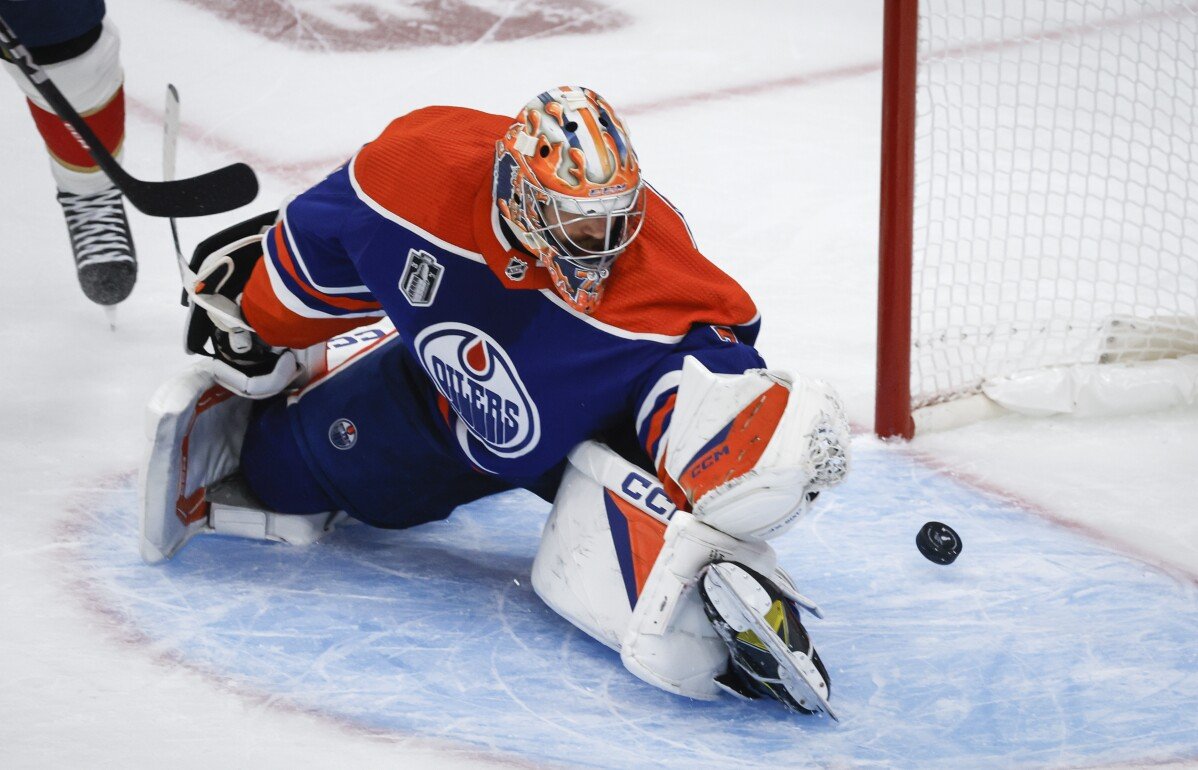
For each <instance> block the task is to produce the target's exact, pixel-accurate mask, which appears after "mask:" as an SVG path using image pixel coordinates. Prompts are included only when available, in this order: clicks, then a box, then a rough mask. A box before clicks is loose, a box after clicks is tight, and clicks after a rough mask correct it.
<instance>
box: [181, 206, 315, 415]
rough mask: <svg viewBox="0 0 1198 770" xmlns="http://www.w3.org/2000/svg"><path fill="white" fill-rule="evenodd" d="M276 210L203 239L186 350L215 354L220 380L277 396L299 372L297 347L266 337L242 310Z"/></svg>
mask: <svg viewBox="0 0 1198 770" xmlns="http://www.w3.org/2000/svg"><path fill="white" fill-rule="evenodd" d="M277 216H278V212H277V211H272V212H268V213H266V214H263V215H261V216H258V217H255V218H254V219H251V220H248V221H246V222H242V223H240V224H237V225H234V226H232V227H230V228H228V229H227V230H222V231H221V232H219V233H217V234H216V235H214V236H212V237H210V238H208V239H206V240H204V241H203V242H202V243H200V245H199V246H197V247H196V250H195V254H194V255H193V256H192V259H191V266H190V267H191V271H192V276H189V280H188V282H189V283H190V286H188V288H187V289H186V300H187V304H188V306H189V308H190V311H189V315H188V321H187V349H188V351H189V352H191V353H195V354H197V355H202V356H208V357H209V358H211V359H212V363H211V369H212V373H213V375H214V376H215V377H216V380H217V382H218V383H220V384H221V385H222V386H224V387H225V388H227V389H229V390H231V391H233V392H234V393H237V394H239V395H242V396H245V397H247V398H266V397H268V396H273V395H275V394H276V393H279V392H281V391H282V390H283V389H284V388H286V387H287V386H288V385H289V384H290V383H291V382H292V381H293V380H294V379H295V378H296V376H297V375H298V374H299V372H300V366H299V363H298V361H297V360H296V356H295V353H294V352H293V351H292V350H291V349H289V348H276V347H272V346H270V345H268V344H267V343H265V342H263V341H262V339H261V338H260V337H259V336H258V335H257V333H255V331H254V329H253V327H251V326H250V325H249V324H248V323H247V322H246V320H245V317H244V316H243V315H242V312H241V296H242V291H243V290H244V289H245V285H246V283H247V282H248V281H249V279H250V275H251V273H253V271H254V266H255V265H256V264H257V263H258V260H260V259H262V232H263V231H264V230H265V229H266V228H269V227H270V226H271V225H273V224H274V222H275V219H276V217H277Z"/></svg>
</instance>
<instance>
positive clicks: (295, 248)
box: [283, 209, 370, 294]
mask: <svg viewBox="0 0 1198 770" xmlns="http://www.w3.org/2000/svg"><path fill="white" fill-rule="evenodd" d="M283 234H284V235H285V236H286V238H287V248H288V249H289V250H290V251H291V258H292V259H293V260H295V264H297V265H299V269H300V272H302V273H303V274H304V279H305V280H307V282H308V285H309V286H311V287H312V288H313V289H316V290H317V291H319V292H321V293H323V294H368V293H370V289H368V288H366V287H365V286H322V285H320V284H319V283H317V282H316V281H315V280H314V279H313V278H312V273H311V272H309V271H308V265H307V264H305V262H304V255H303V254H301V253H300V249H299V244H298V243H296V241H295V237H294V236H292V234H291V224H290V223H289V222H288V221H287V209H283Z"/></svg>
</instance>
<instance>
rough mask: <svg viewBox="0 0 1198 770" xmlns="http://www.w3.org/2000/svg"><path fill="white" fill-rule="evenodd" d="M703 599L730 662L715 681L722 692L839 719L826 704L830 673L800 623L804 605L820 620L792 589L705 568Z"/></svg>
mask: <svg viewBox="0 0 1198 770" xmlns="http://www.w3.org/2000/svg"><path fill="white" fill-rule="evenodd" d="M787 589H789V590H787ZM699 593H700V595H701V596H702V598H703V609H704V610H705V611H706V613H707V617H708V618H709V619H710V620H711V622H712V625H714V626H715V629H716V631H717V632H718V633H719V635H720V637H721V638H723V640H724V642H725V643H726V644H727V645H728V650H729V652H730V653H731V656H732V662H731V667H730V670H729V671H728V673H726V674H725V675H724V676H722V677H720V678H718V679H717V680H716V681H717V682H718V683H719V684H720V685H721V686H722V687H724V688H725V689H726V690H728V691H730V692H732V693H733V694H735V695H739V696H742V697H747V698H760V697H768V698H773V699H775V700H778V701H781V702H782V704H783V705H785V706H786V707H787V708H789V709H792V710H794V711H799V712H801V713H804V714H811V713H816V712H823V713H825V714H827V715H828V716H830V717H832V718H833V719H836V718H837V717H836V713H835V712H834V711H833V710H832V707H831V706H830V705H829V703H828V698H829V696H830V695H831V681H830V679H829V678H828V671H827V669H825V668H824V664H823V662H822V661H820V659H819V653H817V652H816V651H815V647H814V645H812V643H811V637H809V636H808V635H807V631H806V629H804V628H803V624H802V623H800V622H799V603H800V601H801V602H802V603H803V604H804V606H806V607H807V608H808V609H809V610H811V611H812V612H813V614H816V615H817V616H818V614H819V613H818V609H817V608H815V607H814V605H811V604H810V603H809V602H807V600H805V599H803V598H802V597H801V596H799V595H798V594H797V593H795V592H794V590H793V589H792V588H790V587H789V586H788V587H786V588H783V587H782V586H779V585H778V584H777V583H775V582H773V581H771V580H769V579H768V578H765V577H763V576H762V575H761V574H760V573H758V572H755V571H754V570H752V569H749V568H748V567H746V566H744V565H742V564H738V563H736V562H728V561H723V562H716V563H714V564H711V565H710V566H708V567H707V568H706V570H705V571H704V572H703V577H702V580H701V582H700V588H699Z"/></svg>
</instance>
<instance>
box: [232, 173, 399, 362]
mask: <svg viewBox="0 0 1198 770" xmlns="http://www.w3.org/2000/svg"><path fill="white" fill-rule="evenodd" d="M347 174H348V171H347V169H345V168H342V169H340V170H338V171H336V172H334V173H333V174H331V175H330V176H329V177H328V178H326V179H325V180H324V181H322V182H321V183H320V184H318V185H316V186H315V187H313V188H312V189H310V190H308V191H307V192H304V193H303V194H301V195H299V196H298V197H296V198H294V199H292V200H291V201H290V202H289V203H288V204H287V206H286V207H285V208H284V209H283V211H282V214H281V216H280V217H279V221H278V222H277V223H276V224H275V225H274V226H273V227H272V228H271V229H270V230H269V231H267V232H266V234H265V235H264V236H263V239H262V251H263V257H262V259H261V260H260V261H259V262H258V263H257V264H256V265H255V266H254V268H253V271H252V273H251V274H250V276H249V280H248V281H247V283H246V285H245V291H244V294H243V297H242V300H241V308H242V312H243V313H244V315H245V319H246V321H247V322H249V324H250V326H252V327H253V328H254V331H255V332H257V334H258V335H259V336H260V337H261V338H262V339H263V340H264V341H266V342H267V343H269V344H271V345H274V346H278V347H289V348H304V347H308V346H309V345H312V344H315V343H317V342H320V341H321V340H325V339H329V338H331V337H335V336H337V335H339V334H343V333H344V332H347V331H349V330H350V329H353V328H356V327H358V326H361V325H363V324H365V323H368V322H369V321H371V320H373V319H377V318H381V317H382V316H383V315H384V313H383V309H382V306H381V305H380V304H379V302H378V301H377V300H376V299H375V297H374V293H373V292H372V291H371V289H370V287H368V286H367V285H366V281H365V280H364V279H363V278H362V276H361V275H360V273H359V271H358V268H357V265H356V264H355V263H354V261H353V256H352V251H353V244H354V243H356V242H357V241H358V240H360V239H362V238H368V237H369V236H370V234H371V232H372V228H373V226H374V224H373V223H369V222H368V223H364V222H363V221H362V219H361V212H360V208H361V207H360V205H359V203H358V201H357V200H356V199H354V198H351V197H350V196H351V195H352V189H351V188H350V185H349V184H348V182H347V181H346V179H345V177H346V175H347ZM347 190H348V191H349V193H348V194H347Z"/></svg>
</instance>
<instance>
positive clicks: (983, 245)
mask: <svg viewBox="0 0 1198 770" xmlns="http://www.w3.org/2000/svg"><path fill="white" fill-rule="evenodd" d="M919 23H920V27H919V33H920V48H919V50H920V62H919V88H918V97H917V100H918V101H917V118H916V191H915V240H914V253H915V273H914V277H913V280H914V284H913V289H912V293H913V296H912V302H913V307H912V352H911V355H912V358H911V390H912V402H913V407H916V408H918V407H920V406H924V405H928V404H933V403H937V402H941V401H945V400H948V399H951V398H955V397H957V396H960V395H964V394H967V393H972V392H976V391H977V390H978V389H979V388H980V386H981V384H982V383H983V382H984V381H986V380H988V379H990V378H992V377H997V376H1002V375H1007V374H1011V373H1013V372H1018V371H1025V370H1028V369H1033V368H1039V367H1043V366H1052V365H1061V364H1075V363H1093V362H1098V361H1100V360H1103V361H1122V360H1130V359H1137V360H1139V359H1148V358H1157V357H1162V356H1170V355H1177V354H1178V353H1180V352H1184V351H1185V350H1193V348H1194V347H1195V346H1198V325H1195V322H1194V319H1195V318H1196V317H1198V128H1196V124H1198V78H1196V74H1195V73H1196V71H1198V1H1195V0H1189V1H1188V2H1187V1H1183V0H1135V1H1133V0H1026V1H1025V2H1015V1H1014V0H1005V1H1004V0H924V1H923V3H922V8H921V10H920V22H919ZM1116 317H1118V319H1120V320H1118V321H1115V322H1113V321H1112V319H1113V318H1116ZM1137 324H1138V327H1137ZM1129 328H1130V329H1133V331H1135V333H1130V334H1129V333H1126V332H1127V330H1128V329H1129ZM1112 330H1114V332H1113V331H1112ZM1120 330H1122V331H1123V332H1124V333H1122V334H1120V333H1118V332H1119V331H1120Z"/></svg>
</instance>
